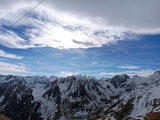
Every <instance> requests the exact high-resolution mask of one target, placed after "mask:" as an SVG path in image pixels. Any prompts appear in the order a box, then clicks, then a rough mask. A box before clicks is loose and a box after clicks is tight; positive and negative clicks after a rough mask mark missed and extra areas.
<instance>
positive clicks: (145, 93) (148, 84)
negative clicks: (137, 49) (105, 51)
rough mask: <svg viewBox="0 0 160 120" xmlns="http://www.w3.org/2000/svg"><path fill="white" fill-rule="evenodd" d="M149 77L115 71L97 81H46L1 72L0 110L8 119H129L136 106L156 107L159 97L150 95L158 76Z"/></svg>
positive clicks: (76, 78)
mask: <svg viewBox="0 0 160 120" xmlns="http://www.w3.org/2000/svg"><path fill="white" fill-rule="evenodd" d="M150 78H152V80H150ZM150 78H149V79H148V78H147V79H143V78H140V77H133V78H130V77H129V76H127V75H116V76H115V77H113V78H111V79H107V80H100V81H99V80H97V79H96V78H94V77H87V76H81V75H78V76H69V77H65V78H57V77H54V81H52V82H50V79H49V78H46V77H42V78H41V77H39V76H38V77H30V76H28V77H22V76H13V75H9V76H3V75H2V76H0V93H1V94H0V114H3V115H5V116H7V117H9V118H10V119H12V120H60V119H61V120H66V119H67V120H72V119H73V120H75V119H80V120H81V119H89V120H92V119H98V118H99V119H109V118H114V119H115V120H124V119H130V118H132V117H133V116H132V114H133V115H134V114H135V113H134V111H136V110H139V111H142V110H144V109H146V110H148V111H146V113H149V112H151V111H153V110H155V111H160V106H159V104H158V102H159V101H160V97H157V98H153V97H152V94H155V93H154V92H155V89H156V91H157V90H160V86H159V85H157V82H155V81H157V80H158V79H159V78H160V76H158V74H157V73H156V77H155V76H154V77H152V76H151V77H150ZM154 78H156V80H155V81H154V80H153V79H154ZM52 79H53V78H52ZM142 101H143V102H142ZM150 108H152V109H151V110H150Z"/></svg>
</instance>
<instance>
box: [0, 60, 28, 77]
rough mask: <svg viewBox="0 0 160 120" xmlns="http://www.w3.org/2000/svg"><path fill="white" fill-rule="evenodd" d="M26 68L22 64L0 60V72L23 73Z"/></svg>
mask: <svg viewBox="0 0 160 120" xmlns="http://www.w3.org/2000/svg"><path fill="white" fill-rule="evenodd" d="M27 72H28V68H27V67H26V66H25V65H23V64H16V65H15V64H11V63H7V62H2V61H0V74H5V75H6V74H24V73H27Z"/></svg>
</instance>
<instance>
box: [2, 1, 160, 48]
mask: <svg viewBox="0 0 160 120" xmlns="http://www.w3.org/2000/svg"><path fill="white" fill-rule="evenodd" d="M15 1H16V3H18V4H14V3H15ZM15 1H14V2H11V1H10V0H5V1H2V0H0V2H1V5H0V12H1V13H2V14H1V16H0V21H1V24H0V25H1V27H0V28H1V30H4V28H2V25H11V24H13V23H14V22H15V21H16V20H17V19H19V18H21V17H22V16H23V15H24V14H25V13H27V12H28V11H29V10H30V9H31V8H33V7H34V6H35V5H36V4H37V3H36V2H38V0H36V1H29V2H28V1H26V0H15ZM88 5H89V6H90V7H88ZM141 6H143V7H141ZM97 8H98V9H97ZM135 8H136V9H135ZM159 9H160V7H159V1H155V0H154V2H153V1H147V2H146V1H145V0H141V1H138V2H137V1H136V2H135V1H128V0H124V1H123V2H122V1H121V2H120V1H116V2H115V1H108V0H102V1H101V2H99V1H96V0H93V1H91V0H87V1H83V0H82V1H74V0H71V1H70V2H69V1H65V0H61V1H57V0H48V1H44V3H42V4H41V5H39V6H38V7H37V8H36V9H35V10H34V11H32V12H31V13H30V14H29V15H28V16H26V17H25V18H23V19H22V20H21V21H20V22H18V23H17V24H16V25H15V26H14V27H17V28H22V26H23V30H24V31H23V32H22V33H21V35H19V33H18V34H17V33H16V32H13V31H9V30H8V32H7V33H4V34H3V35H1V41H0V44H1V45H4V46H7V47H11V48H22V49H26V48H31V47H46V46H49V47H53V48H58V49H68V48H92V47H101V46H103V45H106V44H111V43H115V42H117V41H118V40H124V39H127V38H132V37H131V36H132V35H133V34H134V33H137V34H159V33H160V22H159V19H158V18H159V16H160V13H159V12H158V11H160V10H159ZM25 26H27V27H25ZM1 30H0V31H1ZM1 32H2V31H1ZM126 33H127V34H126ZM128 33H129V35H128ZM133 38H134V37H133Z"/></svg>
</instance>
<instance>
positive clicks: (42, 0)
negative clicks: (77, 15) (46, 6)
mask: <svg viewBox="0 0 160 120" xmlns="http://www.w3.org/2000/svg"><path fill="white" fill-rule="evenodd" d="M44 1H45V0H41V1H40V2H39V3H38V4H37V5H36V6H34V7H33V8H32V9H31V10H29V11H28V12H27V13H26V14H24V15H23V16H22V17H21V18H19V19H18V20H17V21H15V22H14V23H13V24H12V25H10V26H9V27H8V29H10V28H12V27H13V26H14V25H16V24H17V23H18V22H19V21H21V20H22V19H23V18H24V17H25V16H27V15H28V14H29V13H31V12H32V11H33V10H34V9H35V8H36V7H38V6H39V5H40V4H41V3H42V2H44ZM7 31H8V30H7V29H5V30H2V32H1V33H0V35H2V34H4V33H5V32H7Z"/></svg>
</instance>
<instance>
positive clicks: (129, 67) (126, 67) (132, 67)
mask: <svg viewBox="0 0 160 120" xmlns="http://www.w3.org/2000/svg"><path fill="white" fill-rule="evenodd" d="M117 68H121V69H139V68H140V67H139V66H134V65H126V66H118V67H117Z"/></svg>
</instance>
